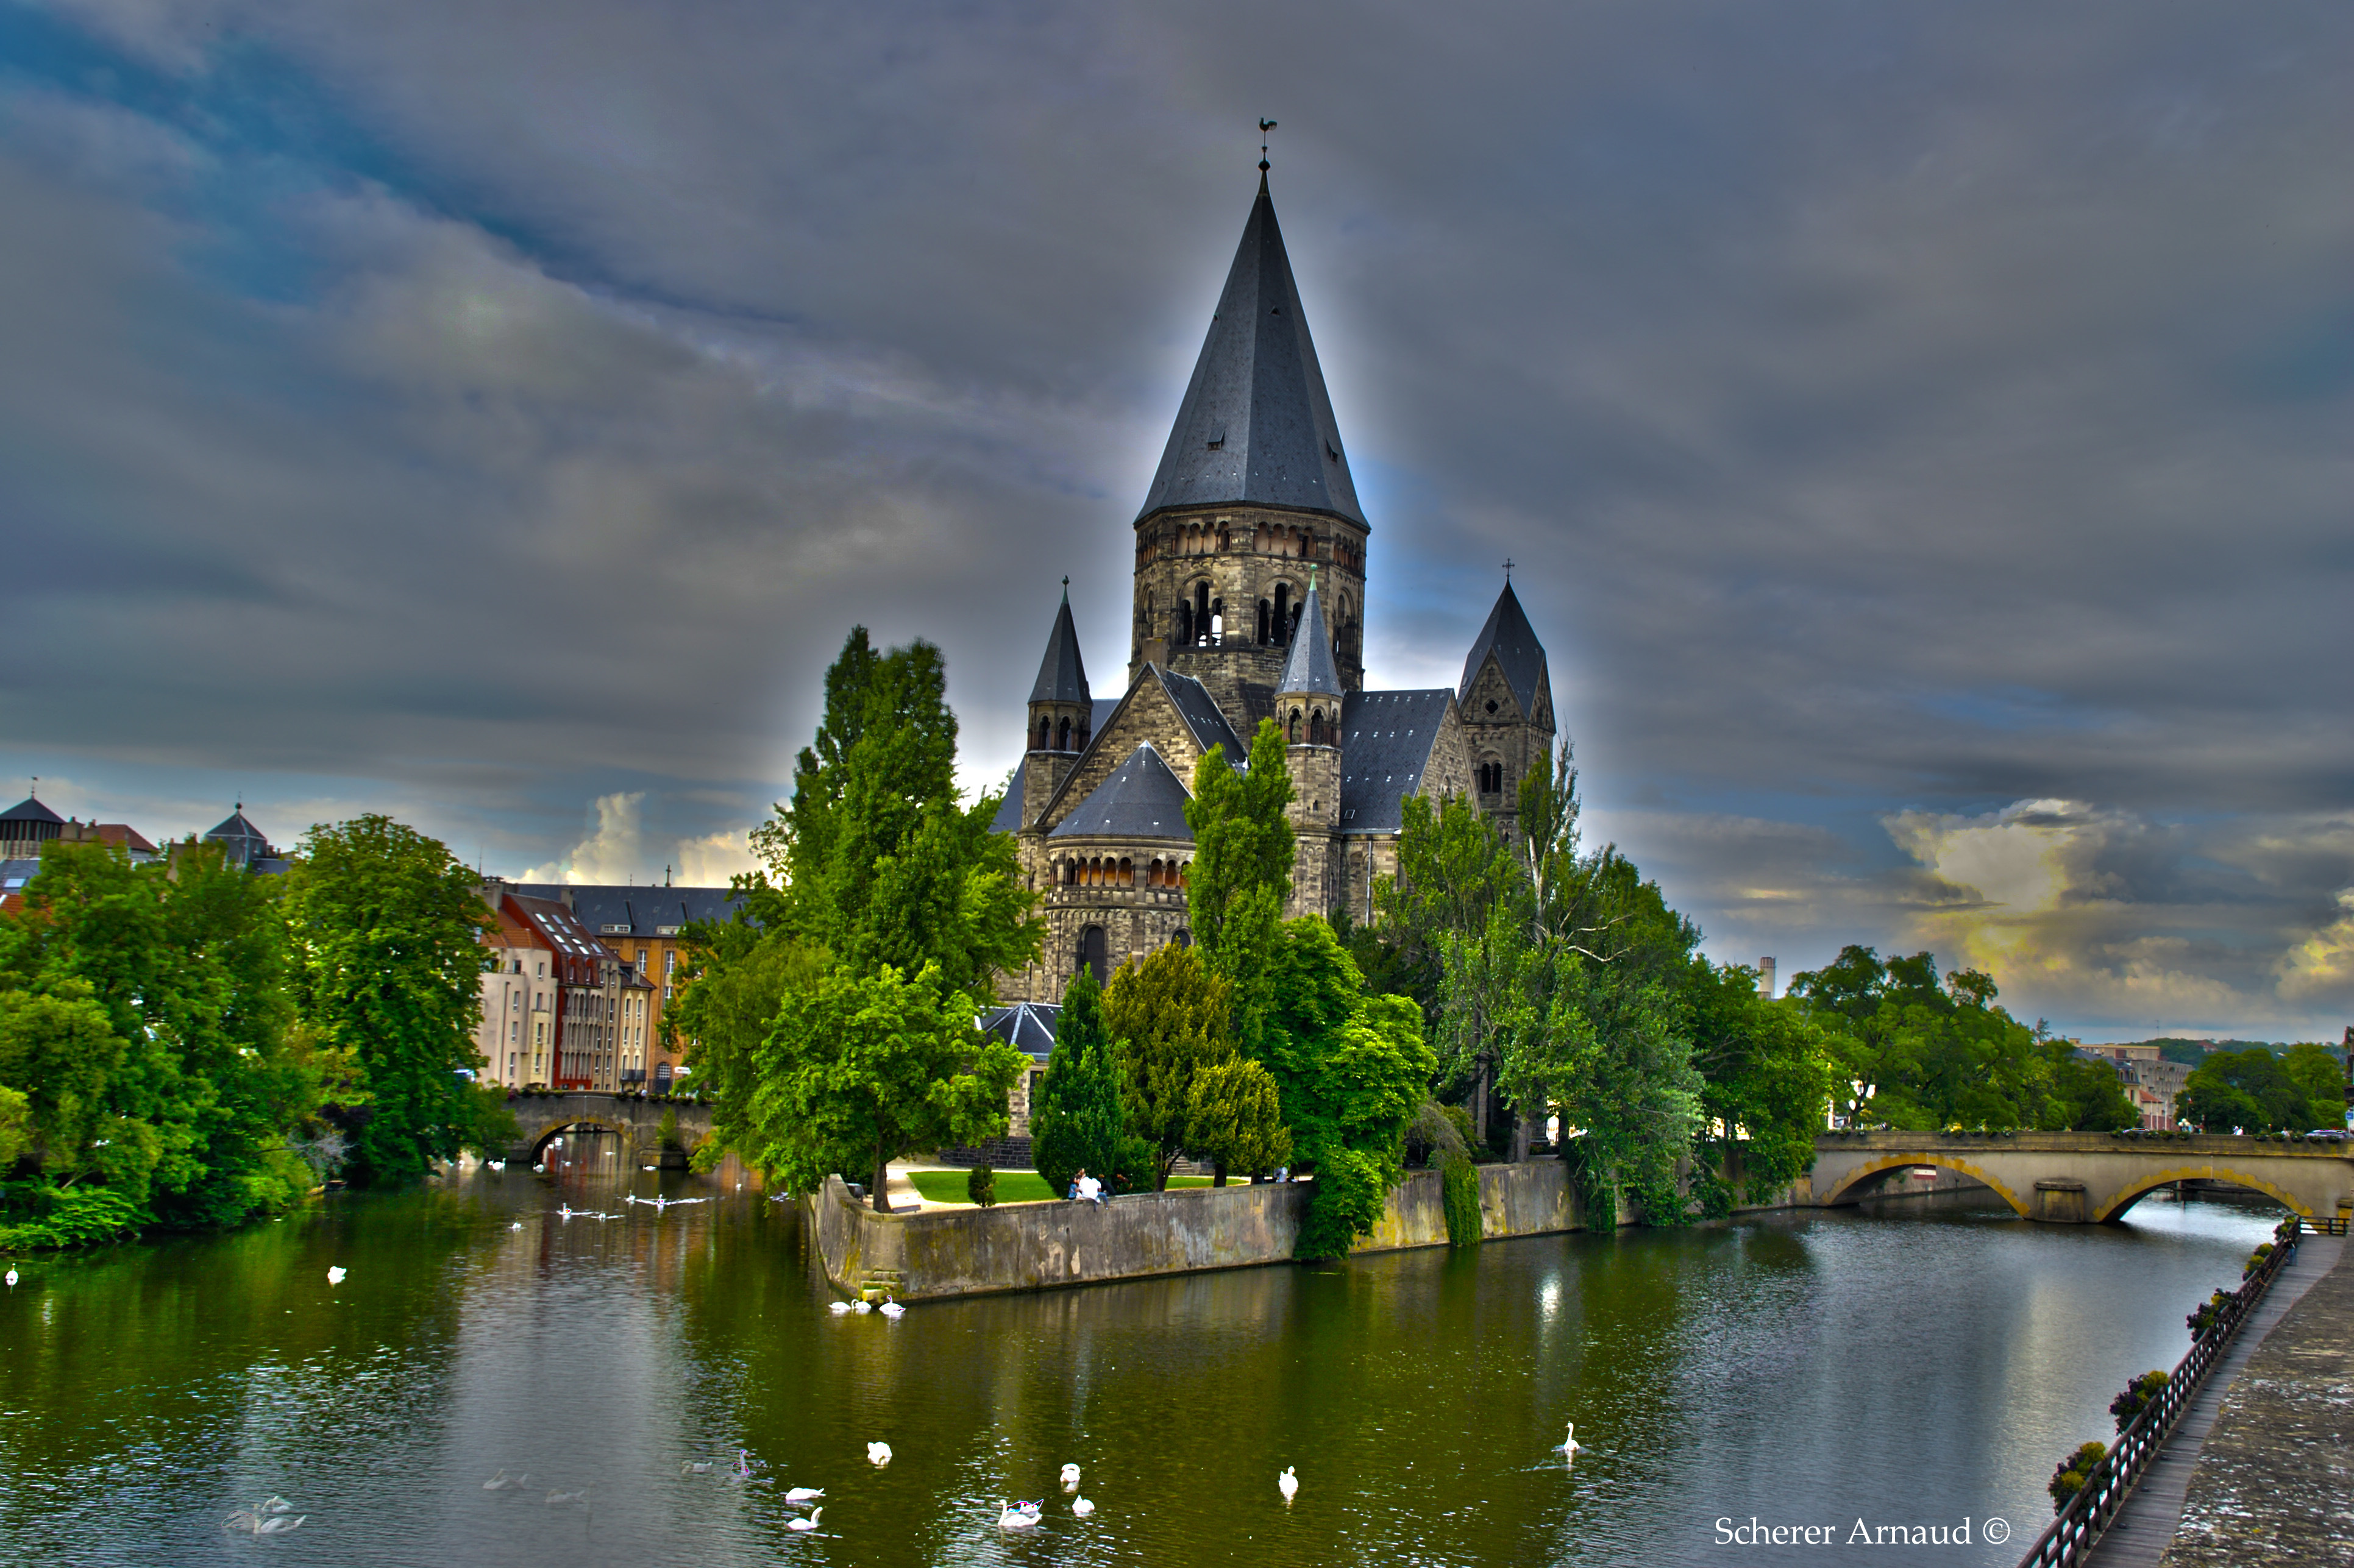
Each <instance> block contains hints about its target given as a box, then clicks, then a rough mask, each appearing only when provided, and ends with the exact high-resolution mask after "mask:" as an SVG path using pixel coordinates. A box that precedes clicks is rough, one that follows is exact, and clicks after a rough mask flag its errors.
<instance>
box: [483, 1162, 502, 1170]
mask: <svg viewBox="0 0 2354 1568" xmlns="http://www.w3.org/2000/svg"><path fill="white" fill-rule="evenodd" d="M482 1163H483V1164H484V1165H485V1166H487V1167H489V1168H490V1169H491V1170H493V1171H504V1170H505V1169H506V1168H507V1162H506V1161H505V1160H483V1161H482Z"/></svg>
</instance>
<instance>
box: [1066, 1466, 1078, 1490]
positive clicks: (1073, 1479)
mask: <svg viewBox="0 0 2354 1568" xmlns="http://www.w3.org/2000/svg"><path fill="white" fill-rule="evenodd" d="M1063 1489H1064V1490H1065V1491H1066V1492H1075V1491H1077V1490H1078V1489H1079V1467H1077V1466H1076V1465H1066V1466H1064V1467H1063Z"/></svg>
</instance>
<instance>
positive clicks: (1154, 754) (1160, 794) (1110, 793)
mask: <svg viewBox="0 0 2354 1568" xmlns="http://www.w3.org/2000/svg"><path fill="white" fill-rule="evenodd" d="M1189 799H1191V797H1190V796H1188V795H1187V794H1186V793H1185V786H1184V785H1182V784H1181V783H1179V782H1178V780H1177V775H1176V774H1175V773H1173V772H1172V771H1171V770H1170V767H1169V764H1168V763H1166V762H1164V761H1162V760H1161V753H1159V752H1158V751H1155V750H1154V749H1153V748H1152V743H1151V742H1150V741H1147V742H1145V743H1144V744H1143V745H1141V746H1140V747H1137V748H1136V749H1135V750H1134V751H1131V752H1129V754H1128V760H1127V761H1125V762H1123V763H1121V764H1120V765H1119V767H1118V768H1113V769H1112V771H1111V777H1110V778H1108V779H1105V780H1104V781H1103V782H1102V783H1100V784H1098V785H1097V786H1096V787H1095V788H1094V789H1091V790H1089V791H1088V793H1087V799H1086V800H1082V801H1080V802H1079V803H1078V805H1077V806H1076V808H1075V809H1074V810H1072V811H1071V813H1070V815H1068V816H1066V817H1065V818H1064V819H1063V820H1062V821H1059V822H1056V823H1055V828H1054V831H1053V832H1050V833H1048V834H1047V835H1046V836H1047V837H1048V838H1050V839H1066V838H1117V839H1177V840H1181V841H1182V842H1186V843H1191V842H1193V829H1191V828H1189V827H1187V826H1186V825H1185V802H1186V801H1187V800H1189Z"/></svg>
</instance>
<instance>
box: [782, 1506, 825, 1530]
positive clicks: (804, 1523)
mask: <svg viewBox="0 0 2354 1568" xmlns="http://www.w3.org/2000/svg"><path fill="white" fill-rule="evenodd" d="M824 1511H825V1510H823V1509H822V1508H813V1509H811V1510H810V1511H809V1517H808V1518H807V1519H789V1520H785V1528H786V1529H787V1530H815V1529H816V1528H817V1516H818V1515H820V1514H822V1513H823V1512H824Z"/></svg>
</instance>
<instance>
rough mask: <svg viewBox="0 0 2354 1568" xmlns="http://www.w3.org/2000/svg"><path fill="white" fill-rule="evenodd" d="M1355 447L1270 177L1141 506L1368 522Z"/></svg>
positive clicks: (1152, 509) (1260, 192)
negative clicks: (1340, 419)
mask: <svg viewBox="0 0 2354 1568" xmlns="http://www.w3.org/2000/svg"><path fill="white" fill-rule="evenodd" d="M1345 450H1346V449H1345V448H1343V447H1342V446H1341V432H1340V427H1339V426H1338V425H1336V424H1335V423H1334V422H1333V419H1332V400H1331V397H1328V396H1327V395H1326V394H1325V391H1324V372H1323V369H1322V367H1321V366H1319V365H1318V364H1317V363H1316V344H1314V343H1313V342H1312V341H1311V340H1310V338H1309V335H1308V318H1307V316H1306V315H1305V314H1303V313H1301V311H1300V308H1299V287H1298V285H1296V284H1295V283H1294V282H1293V281H1292V278H1291V259H1290V257H1288V255H1286V254H1285V253H1284V249H1283V231H1282V229H1281V228H1278V227H1277V225H1276V221H1275V203H1274V202H1273V201H1272V200H1271V199H1269V197H1268V196H1267V181H1266V179H1265V178H1264V177H1261V179H1260V180H1259V186H1258V199H1257V201H1256V202H1254V203H1253V204H1252V205H1251V212H1250V219H1249V221H1248V222H1246V224H1244V225H1243V241H1242V244H1241V245H1240V246H1239V247H1238V248H1236V249H1235V262H1234V266H1233V267H1232V268H1231V269H1229V270H1228V271H1227V273H1226V286H1225V291H1224V292H1223V293H1221V294H1220V295H1219V296H1218V309H1217V313H1216V314H1214V315H1213V316H1212V317H1211V318H1210V332H1209V335H1208V336H1207V337H1206V338H1204V340H1203V343H1202V356H1201V358H1199V359H1198V360H1196V361H1194V364H1193V380H1192V381H1191V382H1189V383H1187V385H1186V387H1185V400H1184V401H1183V402H1182V403H1181V404H1179V405H1178V408H1177V423H1176V425H1175V426H1174V428H1172V429H1171V430H1170V432H1169V447H1168V450H1166V451H1164V452H1163V453H1162V454H1161V468H1160V470H1159V471H1158V472H1156V473H1154V474H1153V476H1152V488H1151V489H1150V491H1148V492H1146V493H1145V497H1144V510H1143V511H1142V512H1140V513H1139V514H1138V515H1139V516H1140V517H1142V516H1149V515H1150V514H1152V513H1155V512H1158V511H1160V510H1161V508H1163V507H1165V506H1213V505H1218V504H1222V503H1257V504H1259V505H1263V506H1298V507H1304V508H1307V509H1309V510H1311V511H1316V512H1334V513H1338V514H1341V516H1343V517H1348V518H1352V519H1354V520H1355V521H1357V522H1359V523H1363V521H1364V520H1365V519H1364V514H1363V512H1361V511H1360V510H1359V509H1358V506H1357V487H1356V484H1355V482H1354V481H1352V480H1351V479H1350V477H1349V460H1348V458H1347V457H1346V456H1345V455H1343V454H1344V452H1345Z"/></svg>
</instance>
